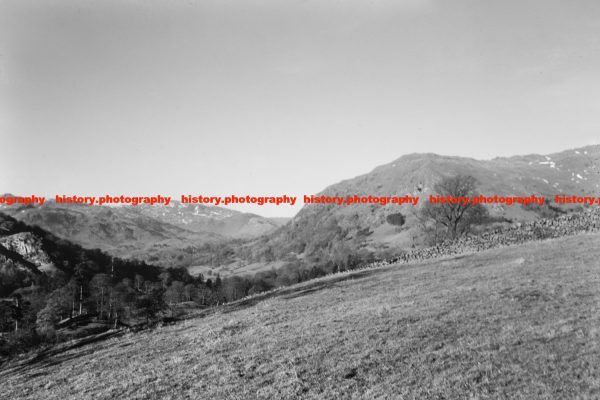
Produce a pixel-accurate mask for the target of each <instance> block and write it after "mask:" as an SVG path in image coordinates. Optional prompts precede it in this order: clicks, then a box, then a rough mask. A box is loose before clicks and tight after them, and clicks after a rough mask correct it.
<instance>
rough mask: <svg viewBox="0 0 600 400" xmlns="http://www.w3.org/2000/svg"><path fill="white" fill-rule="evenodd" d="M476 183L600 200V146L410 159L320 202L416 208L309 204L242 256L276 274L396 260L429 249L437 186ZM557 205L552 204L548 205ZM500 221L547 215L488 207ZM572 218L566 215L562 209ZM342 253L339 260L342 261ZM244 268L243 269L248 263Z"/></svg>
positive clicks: (490, 191)
mask: <svg viewBox="0 0 600 400" xmlns="http://www.w3.org/2000/svg"><path fill="white" fill-rule="evenodd" d="M457 174H466V175H472V176H474V177H475V178H476V179H477V180H478V182H479V184H478V189H479V192H480V193H481V194H484V195H494V194H497V195H516V196H528V195H531V194H536V195H538V194H539V195H545V196H546V197H550V196H554V195H555V194H560V193H562V194H570V195H580V194H581V195H584V194H594V195H597V193H598V189H599V188H600V146H588V147H583V148H579V149H573V150H567V151H563V152H560V153H556V154H549V155H537V154H531V155H525V156H514V157H499V158H494V159H492V160H476V159H472V158H465V157H450V156H441V155H437V154H431V153H428V154H408V155H405V156H402V157H400V158H398V159H396V160H394V161H392V162H390V163H388V164H385V165H381V166H379V167H377V168H375V169H373V170H372V171H371V172H369V173H367V174H364V175H360V176H357V177H355V178H352V179H348V180H344V181H342V182H339V183H336V184H334V185H331V186H329V187H327V188H325V189H324V190H323V191H321V192H320V193H318V194H317V195H327V196H347V195H355V194H356V195H365V196H367V195H374V196H384V195H392V196H402V195H405V194H409V195H412V196H419V197H420V201H419V204H418V205H417V207H413V206H410V205H401V206H399V205H396V204H388V205H386V206H380V205H375V204H372V205H369V204H365V205H362V204H361V205H350V206H345V205H342V206H338V205H323V204H307V205H305V206H304V207H303V208H302V209H301V210H300V212H299V213H298V214H297V215H296V216H295V217H294V218H293V219H292V220H291V221H290V222H288V223H287V224H286V225H285V226H284V227H283V228H282V229H279V230H277V231H275V232H274V233H271V234H269V235H267V236H266V237H265V238H261V239H259V240H255V241H254V242H253V244H251V245H247V246H246V249H245V250H244V251H243V254H245V255H248V254H250V255H251V256H250V262H248V263H247V264H246V265H250V266H252V269H253V270H254V271H256V270H257V269H260V268H257V266H256V264H255V263H256V262H262V263H263V264H264V265H265V268H270V266H271V265H272V260H281V259H286V258H288V259H289V258H290V255H293V256H294V257H296V258H297V259H298V260H301V261H302V262H304V263H305V264H306V265H307V266H309V265H311V263H321V262H326V260H328V259H329V260H331V258H332V257H333V258H336V257H337V258H338V260H340V261H343V260H344V259H347V255H348V254H356V253H359V252H363V255H365V254H367V253H372V254H376V255H377V254H380V255H385V254H390V253H394V252H398V251H401V250H402V249H406V248H410V247H412V246H420V245H422V243H423V237H422V233H421V231H420V229H419V227H418V224H417V219H416V216H415V214H416V213H417V212H418V210H419V209H420V207H422V205H423V204H425V202H426V200H427V198H428V196H429V194H431V193H432V190H433V186H434V185H435V183H436V182H438V181H439V180H440V179H441V178H443V177H445V176H453V175H457ZM549 200H550V199H547V201H549ZM488 208H489V211H490V213H491V214H492V215H494V216H496V217H503V218H506V219H507V220H511V221H515V222H516V221H525V220H531V219H537V218H539V217H540V215H541V213H542V212H547V211H548V208H547V207H544V208H542V209H539V208H536V207H530V208H525V207H522V206H518V205H513V206H502V205H492V206H489V207H488ZM563 209H565V210H566V207H563ZM397 212H401V213H402V214H404V215H405V216H406V223H405V225H404V226H402V227H401V228H398V227H396V226H392V225H390V224H389V223H387V222H386V217H387V216H388V215H389V214H393V213H397ZM336 253H337V254H338V255H337V256H336ZM239 265H240V263H239V262H237V263H233V264H231V266H232V268H233V269H232V268H230V267H227V268H228V269H232V271H231V272H233V271H236V272H235V273H242V272H243V271H244V268H243V267H242V268H240V267H239ZM242 265H244V264H243V263H242Z"/></svg>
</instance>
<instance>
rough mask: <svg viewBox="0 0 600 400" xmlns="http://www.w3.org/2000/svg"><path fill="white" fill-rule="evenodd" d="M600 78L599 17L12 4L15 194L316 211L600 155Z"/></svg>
mask: <svg viewBox="0 0 600 400" xmlns="http://www.w3.org/2000/svg"><path fill="white" fill-rule="evenodd" d="M599 71H600V1H598V0H587V1H584V0H569V1H565V0H536V1H532V0H495V1H493V0H489V1H477V0H470V1H466V0H452V1H448V0H439V1H437V0H360V1H359V0H344V1H342V0H302V1H295V0H294V1H292V0H264V1H263V0H235V1H233V0H187V1H180V0H163V1H156V0H143V1H142V0H136V1H132V0H102V1H96V0H94V1H91V0H39V1H30V0H2V1H0V151H1V153H0V154H1V155H2V156H1V158H0V192H12V193H19V194H31V193H38V194H45V195H52V194H55V193H60V194H89V195H97V194H106V193H109V194H131V195H145V194H158V193H161V194H171V195H178V194H194V195H198V194H205V195H209V194H210V195H219V194H230V193H234V194H257V195H270V194H273V195H275V194H284V193H286V194H298V195H301V194H303V193H316V192H318V191H320V190H322V189H323V188H324V187H326V186H328V185H330V184H332V183H335V182H337V181H339V180H342V179H346V178H351V177H353V176H356V175H359V174H362V173H366V172H368V171H370V170H371V169H373V168H374V167H376V166H377V165H381V164H384V163H387V162H390V161H392V160H394V159H395V158H397V157H399V156H401V155H403V154H406V153H412V152H435V153H441V154H449V155H462V156H470V157H476V158H492V157H494V156H501V155H513V154H522V153H550V152H555V151H559V150H563V149H567V148H572V147H579V146H584V145H588V144H593V143H600V72H599ZM240 209H242V210H245V211H252V212H256V213H259V214H263V215H267V216H291V215H293V213H295V212H296V211H297V208H295V209H291V208H289V207H281V206H280V207H272V208H259V207H256V208H251V207H250V208H249V207H245V208H240Z"/></svg>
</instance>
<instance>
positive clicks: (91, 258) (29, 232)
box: [0, 212, 161, 298]
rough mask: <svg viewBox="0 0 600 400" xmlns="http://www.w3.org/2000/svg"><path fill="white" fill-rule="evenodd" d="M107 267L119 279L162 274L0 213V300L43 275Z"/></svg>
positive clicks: (70, 274)
mask: <svg viewBox="0 0 600 400" xmlns="http://www.w3.org/2000/svg"><path fill="white" fill-rule="evenodd" d="M109 265H113V266H115V267H116V269H117V271H116V273H117V274H119V275H127V274H133V273H139V274H141V275H143V276H145V277H148V278H152V279H156V277H157V276H158V274H159V272H160V271H161V270H160V269H159V268H157V267H155V266H151V265H147V264H144V263H141V262H138V261H127V260H121V259H116V260H115V259H112V258H111V256H109V255H108V254H106V253H103V252H101V251H99V250H93V249H85V248H82V247H81V246H79V245H77V244H75V243H72V242H69V241H67V240H64V239H61V238H59V237H57V236H55V235H54V234H52V233H50V232H47V231H45V230H44V229H42V228H39V227H36V226H30V225H27V224H25V223H24V222H22V221H18V220H16V219H14V218H12V217H10V216H8V215H6V214H4V213H1V212H0V298H1V297H3V296H6V295H8V294H10V293H11V292H13V291H14V290H16V289H20V288H25V287H28V286H31V285H35V284H38V283H40V282H41V281H39V279H43V275H57V274H58V275H59V276H62V277H65V278H69V277H70V276H72V275H73V274H74V273H75V271H76V269H77V268H83V270H85V271H87V272H90V273H97V272H104V271H106V269H107V268H108V266H109ZM83 270H82V271H83Z"/></svg>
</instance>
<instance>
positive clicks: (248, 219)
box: [138, 201, 289, 238]
mask: <svg viewBox="0 0 600 400" xmlns="http://www.w3.org/2000/svg"><path fill="white" fill-rule="evenodd" d="M138 211H139V212H140V213H141V214H143V215H146V216H149V217H152V218H154V219H156V220H159V221H162V222H165V223H169V224H172V225H174V226H178V227H180V228H183V229H186V230H189V231H192V232H199V233H202V232H203V233H214V234H218V235H222V236H225V237H229V238H252V237H257V236H260V235H264V234H267V233H270V232H272V231H274V230H275V229H277V228H279V227H280V226H282V225H284V224H285V223H286V222H287V221H288V220H289V219H287V218H265V217H261V216H259V215H256V214H251V213H242V212H239V211H234V210H230V209H227V208H223V207H216V206H205V205H202V204H182V203H180V202H177V201H172V202H171V203H170V204H169V206H166V207H156V206H148V205H143V206H140V207H139V210H138Z"/></svg>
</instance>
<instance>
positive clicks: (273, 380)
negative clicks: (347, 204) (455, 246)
mask: <svg viewBox="0 0 600 400" xmlns="http://www.w3.org/2000/svg"><path fill="white" fill-rule="evenodd" d="M599 244H600V235H586V236H578V237H571V238H567V239H561V240H555V241H547V242H543V243H535V244H528V245H525V246H519V247H512V248H506V249H500V250H492V251H488V252H484V253H480V254H476V255H470V256H463V257H456V258H452V259H447V260H444V261H437V262H428V263H422V264H414V265H407V266H401V267H398V266H392V267H389V268H384V269H377V270H371V271H362V272H357V273H354V274H348V275H338V276H335V277H331V278H328V279H321V280H318V281H315V282H308V283H305V284H302V285H298V286H297V287H295V288H292V289H286V290H285V291H282V293H279V294H277V295H274V296H272V297H268V298H265V299H263V300H255V301H252V302H246V303H241V304H238V305H234V306H229V307H227V308H223V309H222V310H221V311H219V312H217V313H215V314H213V315H209V316H207V317H205V318H197V319H192V320H189V321H186V322H183V323H180V324H178V325H175V326H170V327H165V328H160V329H158V330H155V331H153V332H144V333H141V334H127V335H126V336H124V337H120V338H115V339H110V340H108V341H105V342H101V343H96V344H91V345H87V346H84V347H81V348H79V349H75V350H70V351H67V352H66V353H63V354H61V355H59V356H55V357H54V358H51V359H49V360H47V361H45V362H43V363H40V364H36V365H34V366H30V367H28V368H26V369H23V370H16V369H13V370H5V371H4V372H0V382H2V385H1V386H2V390H1V391H0V397H2V398H11V399H18V398H31V399H41V398H43V399H70V398H77V399H88V398H90V399H91V398H94V399H102V398H106V399H108V398H165V399H169V398H207V399H225V398H226V399H252V398H264V399H272V398H296V397H301V398H315V399H316V398H319V399H322V398H342V399H347V398H366V399H375V398H381V399H387V398H393V399H413V398H414V399H447V398H453V399H454V398H455V399H469V398H473V399H486V398H496V399H505V398H517V399H532V398H536V399H537V398H543V399H556V398H560V399H567V398H578V399H582V398H599V397H600V347H599V344H600V340H599V339H600V337H599V334H600V312H599V309H598V307H599V306H600V302H599V300H600V262H599V261H598V260H599V259H600V246H599ZM247 303H256V304H254V305H251V304H250V305H249V304H247Z"/></svg>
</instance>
